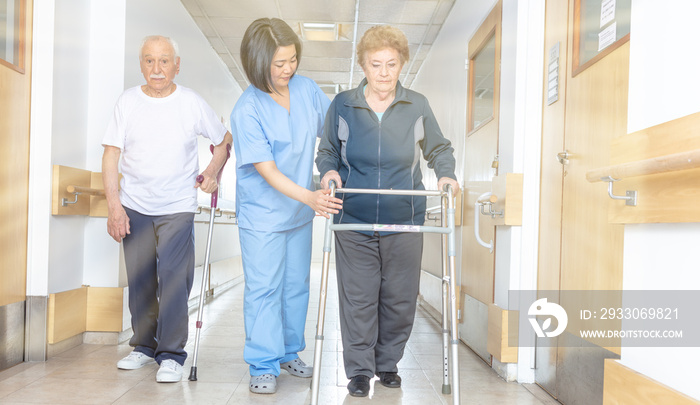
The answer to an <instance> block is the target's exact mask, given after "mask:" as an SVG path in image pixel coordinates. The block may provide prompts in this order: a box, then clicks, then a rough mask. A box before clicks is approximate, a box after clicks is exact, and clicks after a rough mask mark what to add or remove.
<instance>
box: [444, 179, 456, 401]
mask: <svg viewBox="0 0 700 405" xmlns="http://www.w3.org/2000/svg"><path fill="white" fill-rule="evenodd" d="M448 196H449V200H448V209H447V224H448V226H449V228H450V229H451V232H450V233H449V234H448V245H449V247H448V255H449V264H450V274H449V278H450V279H449V283H450V319H451V328H450V329H451V331H452V333H451V338H452V339H451V342H450V343H451V346H452V356H451V357H452V359H451V360H452V385H453V386H454V390H453V392H452V403H453V404H454V405H459V332H458V329H457V275H456V272H455V230H454V229H455V206H454V199H453V198H452V189H450V190H449V193H448Z"/></svg>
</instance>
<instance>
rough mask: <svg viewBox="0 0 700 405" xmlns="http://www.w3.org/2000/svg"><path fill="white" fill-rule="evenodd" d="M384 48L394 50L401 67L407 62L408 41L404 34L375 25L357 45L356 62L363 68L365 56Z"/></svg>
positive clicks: (388, 27) (389, 27) (394, 28)
mask: <svg viewBox="0 0 700 405" xmlns="http://www.w3.org/2000/svg"><path fill="white" fill-rule="evenodd" d="M384 48H391V49H395V50H396V51H397V52H398V53H399V58H400V60H401V65H403V64H404V63H406V61H408V57H409V51H408V39H407V38H406V35H404V33H403V32H402V31H401V30H400V29H398V28H396V27H392V26H390V25H376V26H374V27H372V28H370V29H368V30H367V31H366V32H365V34H364V35H363V36H362V39H360V43H359V44H357V62H358V63H359V65H360V66H364V63H365V57H366V56H367V54H369V53H371V52H375V51H379V50H381V49H384Z"/></svg>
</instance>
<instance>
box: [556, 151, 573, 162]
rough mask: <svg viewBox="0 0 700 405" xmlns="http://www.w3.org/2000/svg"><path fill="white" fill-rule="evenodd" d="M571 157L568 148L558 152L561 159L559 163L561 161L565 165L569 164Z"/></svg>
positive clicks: (558, 158) (558, 157)
mask: <svg viewBox="0 0 700 405" xmlns="http://www.w3.org/2000/svg"><path fill="white" fill-rule="evenodd" d="M570 157H571V154H570V153H569V151H568V150H566V149H564V152H559V153H557V160H558V161H559V163H561V164H563V165H568V164H569V158H570Z"/></svg>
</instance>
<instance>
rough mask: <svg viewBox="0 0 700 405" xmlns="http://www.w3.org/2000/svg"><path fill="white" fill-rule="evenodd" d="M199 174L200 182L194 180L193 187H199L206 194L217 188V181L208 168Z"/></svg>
mask: <svg viewBox="0 0 700 405" xmlns="http://www.w3.org/2000/svg"><path fill="white" fill-rule="evenodd" d="M201 176H202V178H203V180H202V182H201V183H200V182H195V185H194V188H199V189H201V190H202V191H204V192H205V193H208V194H211V193H213V192H214V190H216V189H217V188H219V183H217V182H216V175H212V174H211V173H210V172H209V171H208V170H205V171H203V172H202V174H201Z"/></svg>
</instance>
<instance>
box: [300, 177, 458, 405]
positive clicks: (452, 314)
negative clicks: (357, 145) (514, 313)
mask: <svg viewBox="0 0 700 405" xmlns="http://www.w3.org/2000/svg"><path fill="white" fill-rule="evenodd" d="M330 189H331V197H335V194H336V193H351V194H352V193H354V194H382V195H409V196H426V197H427V196H439V197H442V198H441V207H442V226H439V227H438V226H418V225H385V224H333V215H330V218H328V219H326V231H325V236H324V241H323V268H322V271H321V294H320V297H319V304H318V321H317V323H316V345H315V347H314V368H313V370H314V372H313V378H312V380H311V405H317V404H318V392H319V382H320V379H321V374H320V373H321V355H322V353H323V326H324V320H325V315H326V298H327V287H328V267H329V263H330V255H331V239H332V232H333V231H391V232H423V233H439V234H442V241H443V255H442V256H443V258H442V343H443V344H442V355H443V356H442V357H443V381H442V393H443V394H450V393H452V403H453V404H454V405H458V404H459V360H458V351H457V350H458V345H459V337H458V333H457V297H456V292H455V291H456V290H457V289H456V285H455V284H456V277H455V202H454V196H453V190H452V187H451V186H450V185H446V186H445V190H446V191H428V190H375V189H353V188H338V189H336V188H335V182H333V181H331V182H330ZM445 247H447V256H446V255H445V252H444V251H445V249H444V248H445ZM448 268H449V270H448ZM448 301H449V303H448ZM448 304H449V320H450V321H451V322H449V325H448ZM448 344H449V346H450V349H451V350H450V349H448ZM450 365H451V367H450ZM450 369H451V372H452V373H451V374H452V376H451V377H452V385H454V390H452V389H451V386H450Z"/></svg>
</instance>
